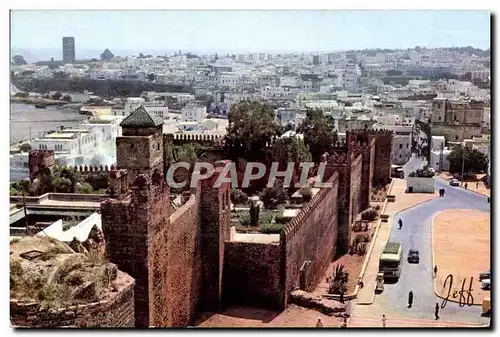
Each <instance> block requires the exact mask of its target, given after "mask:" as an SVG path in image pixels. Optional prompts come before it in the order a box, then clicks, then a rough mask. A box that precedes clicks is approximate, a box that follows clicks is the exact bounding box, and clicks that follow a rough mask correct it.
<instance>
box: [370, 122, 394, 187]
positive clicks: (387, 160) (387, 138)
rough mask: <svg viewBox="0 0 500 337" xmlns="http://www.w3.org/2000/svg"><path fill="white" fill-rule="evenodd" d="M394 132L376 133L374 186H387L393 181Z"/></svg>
mask: <svg viewBox="0 0 500 337" xmlns="http://www.w3.org/2000/svg"><path fill="white" fill-rule="evenodd" d="M391 149H392V132H391V131H383V130H382V131H377V132H375V167H374V172H373V185H374V186H380V185H381V186H385V185H387V184H388V183H389V182H390V181H391Z"/></svg>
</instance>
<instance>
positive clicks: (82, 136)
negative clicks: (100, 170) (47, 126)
mask: <svg viewBox="0 0 500 337" xmlns="http://www.w3.org/2000/svg"><path fill="white" fill-rule="evenodd" d="M97 137H98V136H96V135H95V134H94V133H93V132H91V130H90V129H87V130H76V129H75V130H69V129H68V130H62V131H60V132H54V133H50V134H47V135H45V136H44V137H42V138H37V139H35V140H33V142H32V148H33V149H37V150H54V155H75V156H76V155H87V154H90V153H91V152H92V150H93V149H95V148H96V147H97V141H96V138H97Z"/></svg>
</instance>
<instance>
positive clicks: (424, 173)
mask: <svg viewBox="0 0 500 337" xmlns="http://www.w3.org/2000/svg"><path fill="white" fill-rule="evenodd" d="M408 176H409V177H418V178H432V177H434V173H432V172H431V171H429V169H428V168H427V167H426V168H424V169H419V170H416V171H413V172H411V173H410V174H409V175H408Z"/></svg>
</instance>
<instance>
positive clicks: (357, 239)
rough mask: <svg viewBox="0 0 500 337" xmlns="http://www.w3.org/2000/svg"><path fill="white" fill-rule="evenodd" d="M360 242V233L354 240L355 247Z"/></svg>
mask: <svg viewBox="0 0 500 337" xmlns="http://www.w3.org/2000/svg"><path fill="white" fill-rule="evenodd" d="M359 243H361V238H360V236H359V235H356V236H355V237H354V239H353V240H352V244H353V246H354V247H357V246H358V244H359Z"/></svg>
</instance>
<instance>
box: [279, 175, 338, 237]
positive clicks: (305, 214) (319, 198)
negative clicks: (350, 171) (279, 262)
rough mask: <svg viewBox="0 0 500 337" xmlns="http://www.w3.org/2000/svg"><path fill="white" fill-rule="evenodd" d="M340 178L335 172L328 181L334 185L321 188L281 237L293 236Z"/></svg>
mask: <svg viewBox="0 0 500 337" xmlns="http://www.w3.org/2000/svg"><path fill="white" fill-rule="evenodd" d="M338 178H339V175H338V173H337V172H335V173H334V174H333V175H332V176H331V177H330V179H328V181H327V182H328V183H331V184H332V187H331V188H322V189H320V191H319V192H318V193H317V194H316V195H315V196H314V198H313V199H312V200H311V201H310V202H308V203H307V204H306V205H305V206H304V207H303V208H302V209H301V211H300V212H299V213H298V214H297V216H296V217H294V218H293V219H292V221H291V222H289V223H288V224H287V225H286V226H285V227H284V228H283V230H282V231H281V235H280V238H283V239H285V237H291V236H294V235H295V234H296V233H297V231H298V230H299V229H300V228H301V227H302V226H303V225H304V224H305V223H306V221H305V220H307V217H308V216H309V215H310V213H311V212H312V211H313V210H314V209H316V207H318V205H319V204H320V203H321V202H322V201H323V199H324V197H325V195H326V194H328V193H329V191H330V190H331V189H332V188H334V189H335V188H337V185H338ZM285 240H286V239H285Z"/></svg>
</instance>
